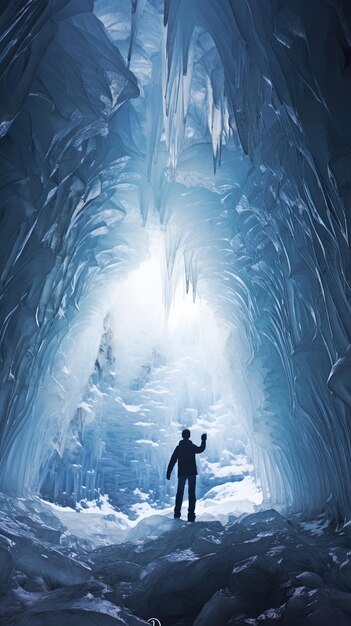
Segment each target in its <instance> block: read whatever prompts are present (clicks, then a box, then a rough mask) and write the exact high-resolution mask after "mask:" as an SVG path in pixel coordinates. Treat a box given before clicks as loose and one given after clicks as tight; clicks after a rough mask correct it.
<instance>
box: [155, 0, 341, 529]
mask: <svg viewBox="0 0 351 626" xmlns="http://www.w3.org/2000/svg"><path fill="white" fill-rule="evenodd" d="M191 19H192V25H190V21H191ZM165 21H166V23H167V51H168V59H169V64H170V67H169V73H168V76H169V80H171V78H172V72H173V71H174V70H173V68H174V67H175V66H176V65H177V64H179V63H180V59H181V58H183V59H184V55H185V56H186V55H187V44H188V41H189V31H191V30H194V29H195V28H196V27H198V26H201V27H202V28H204V29H205V30H206V31H207V32H209V33H210V34H211V36H212V38H213V41H214V43H215V47H216V50H217V53H218V55H219V57H220V61H221V67H222V68H223V70H222V71H223V72H224V79H223V82H222V83H221V91H219V89H220V86H219V84H218V83H219V78H218V73H217V72H215V71H214V68H212V71H210V73H209V81H210V84H211V89H212V94H213V102H214V107H215V109H216V115H217V117H219V118H220V119H222V120H223V119H225V118H226V117H227V118H229V123H230V126H231V128H233V129H236V130H237V132H238V135H239V137H240V143H241V146H242V148H243V150H244V152H245V153H246V154H248V155H249V157H250V159H251V161H252V164H253V168H252V170H251V172H250V173H249V175H248V177H247V180H246V181H245V183H244V185H243V186H242V187H241V190H240V191H241V194H242V196H241V199H240V200H239V202H238V203H233V211H232V219H233V227H234V233H235V236H234V237H233V239H232V242H231V243H232V245H233V248H234V250H235V256H236V260H235V261H234V264H235V268H236V272H237V273H238V275H239V276H240V278H241V279H242V280H243V282H244V283H245V285H246V288H247V289H248V290H249V292H250V299H251V302H252V303H253V307H252V309H251V316H252V321H253V323H254V327H255V328H256V330H257V334H256V335H255V337H256V341H255V343H254V345H253V351H254V353H255V366H256V367H257V368H258V369H259V370H260V371H261V372H262V373H263V374H264V378H265V403H264V405H263V406H262V410H261V411H260V412H259V413H257V414H256V415H255V420H254V427H253V438H254V440H255V441H256V442H257V445H258V454H259V456H260V457H261V463H260V468H261V476H262V477H263V476H266V479H267V482H266V484H267V486H268V488H269V491H270V494H271V497H273V500H287V501H290V502H291V503H292V504H293V506H295V507H301V508H305V509H306V508H310V507H312V508H313V507H317V508H318V507H326V508H327V509H329V510H331V511H332V512H333V514H338V515H339V516H340V517H342V516H343V515H345V514H346V515H349V514H350V504H349V503H350V477H349V471H348V466H349V459H350V429H349V415H350V412H349V411H350V396H349V383H348V372H349V343H350V305H349V299H350V283H349V276H348V274H349V271H348V270H349V266H350V251H349V211H350V207H349V202H350V195H349V190H350V177H349V164H350V133H351V123H350V116H349V115H348V110H349V108H350V93H351V91H350V81H351V74H350V42H351V33H350V6H349V4H348V3H347V2H342V1H341V2H337V1H335V2H319V3H318V19H316V4H315V3H313V2H310V3H308V4H306V3H303V2H299V1H298V0H291V1H289V2H284V3H283V2H273V1H272V2H268V3H267V2H265V3H262V2H259V1H256V0H249V1H248V2H245V3H243V2H234V1H233V2H228V1H226V0H224V1H222V2H216V3H215V4H214V3H213V2H210V1H208V2H198V3H194V5H193V10H192V11H191V12H189V11H188V8H187V6H186V3H182V2H177V1H175V0H174V1H172V0H170V1H169V2H166V11H165ZM183 62H184V61H183ZM218 93H219V95H218ZM216 94H217V95H216ZM211 102H212V100H211ZM213 119H214V117H213V116H212V120H213ZM222 127H223V124H222ZM210 130H211V132H212V138H213V145H214V158H217V154H218V151H217V149H216V148H215V146H216V145H217V144H218V139H217V138H218V125H216V124H215V123H212V125H210ZM246 317H247V309H246V306H243V308H242V318H243V319H244V318H246ZM264 482H265V481H264Z"/></svg>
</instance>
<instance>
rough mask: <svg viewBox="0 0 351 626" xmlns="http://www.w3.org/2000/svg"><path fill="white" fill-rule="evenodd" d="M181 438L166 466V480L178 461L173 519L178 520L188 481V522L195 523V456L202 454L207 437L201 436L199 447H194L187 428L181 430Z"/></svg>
mask: <svg viewBox="0 0 351 626" xmlns="http://www.w3.org/2000/svg"><path fill="white" fill-rule="evenodd" d="M182 438H183V439H182V440H181V441H180V442H179V444H178V445H177V447H176V449H175V450H174V452H173V454H172V456H171V460H170V462H169V464H168V468H167V480H170V478H171V473H172V469H173V467H174V466H175V464H176V462H177V461H178V489H177V495H176V501H175V507H174V517H175V518H176V519H179V518H180V511H181V508H182V502H183V495H184V487H185V483H186V481H188V492H189V508H188V522H195V503H196V497H195V487H196V475H197V468H196V461H195V454H200V452H203V451H204V450H205V449H206V439H207V435H206V433H204V434H203V435H201V446H196V445H195V444H194V443H193V442H192V441H190V430H189V429H188V428H185V430H183V432H182Z"/></svg>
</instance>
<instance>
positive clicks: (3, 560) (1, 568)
mask: <svg viewBox="0 0 351 626" xmlns="http://www.w3.org/2000/svg"><path fill="white" fill-rule="evenodd" d="M12 573H13V557H12V554H11V552H10V548H9V547H7V546H6V545H4V544H3V543H0V595H3V594H5V593H6V592H7V591H8V589H9V587H10V584H11V576H12Z"/></svg>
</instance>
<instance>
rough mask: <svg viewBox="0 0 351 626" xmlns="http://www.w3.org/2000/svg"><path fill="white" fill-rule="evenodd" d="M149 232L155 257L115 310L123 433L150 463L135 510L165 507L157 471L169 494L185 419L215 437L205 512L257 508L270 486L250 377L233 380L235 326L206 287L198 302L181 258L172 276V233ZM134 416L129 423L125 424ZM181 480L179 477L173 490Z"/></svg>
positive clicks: (123, 289)
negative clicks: (260, 460) (259, 471)
mask: <svg viewBox="0 0 351 626" xmlns="http://www.w3.org/2000/svg"><path fill="white" fill-rule="evenodd" d="M148 234H149V240H150V243H149V256H148V258H146V259H145V260H144V261H143V262H142V263H141V264H140V266H139V267H138V268H137V269H135V270H133V271H131V272H130V273H129V275H128V277H127V279H126V280H124V281H123V282H121V283H119V284H118V285H117V286H116V302H115V305H114V307H113V309H112V310H111V312H110V316H109V323H110V327H111V342H112V346H113V352H114V354H115V355H116V363H115V372H114V374H115V384H116V387H117V390H116V391H115V392H113V393H116V394H117V402H118V412H117V414H116V417H115V419H116V420H118V424H117V426H116V428H117V429H118V430H119V431H121V432H120V434H119V435H118V438H119V440H121V439H123V441H124V442H123V444H122V445H123V447H125V448H127V449H128V450H130V449H133V450H135V452H133V456H132V461H133V465H132V468H133V471H134V469H135V471H137V472H138V471H139V470H138V468H140V476H139V483H137V484H138V489H139V488H140V490H141V491H140V494H141V495H140V497H141V502H140V503H138V502H136V503H135V504H133V505H132V507H131V510H130V512H131V513H136V514H137V515H138V516H141V517H143V516H145V515H150V514H152V513H153V512H154V509H155V507H156V508H158V509H159V508H160V502H158V504H154V505H153V504H152V503H150V502H149V500H150V493H152V492H153V490H155V483H154V480H156V481H157V483H158V485H157V489H158V490H160V493H163V495H162V497H161V501H162V498H163V499H164V498H165V495H164V488H163V487H162V486H161V487H160V486H159V482H160V481H159V472H161V476H162V475H163V474H164V471H165V466H166V464H167V463H168V460H169V457H170V454H171V452H172V451H173V449H174V447H175V445H176V444H177V442H178V440H179V438H180V431H181V430H182V428H184V427H190V428H191V432H192V439H193V441H194V442H195V443H199V442H200V435H201V433H202V432H205V431H206V432H207V433H208V437H209V446H208V450H207V451H206V454H205V455H203V457H202V458H199V459H198V466H199V469H200V478H199V487H198V491H199V493H198V496H199V503H198V512H199V515H203V516H205V517H206V516H208V515H215V516H216V517H217V518H218V517H219V518H220V517H221V516H223V515H224V516H226V515H227V514H228V513H229V512H233V511H236V512H243V511H251V510H253V506H254V504H259V503H260V502H261V500H262V494H261V491H260V488H259V486H258V485H257V484H256V482H255V480H254V478H253V465H252V462H251V461H250V460H249V449H248V442H247V437H246V433H245V429H244V427H243V421H244V419H243V416H245V411H246V408H245V397H244V396H243V393H242V391H241V390H240V381H238V380H237V381H236V384H233V379H235V377H237V374H236V373H235V370H234V369H233V367H232V364H231V363H230V362H229V359H228V356H227V347H226V346H227V342H228V338H229V334H230V330H229V329H228V325H227V324H224V322H223V321H222V320H221V319H219V318H218V317H217V316H216V315H215V314H214V313H213V311H212V310H211V307H210V305H209V303H208V302H207V301H206V299H205V298H204V297H203V296H202V297H201V294H197V296H196V298H195V301H193V296H192V293H186V290H185V281H184V275H183V267H182V266H181V265H179V266H178V267H177V266H176V267H174V268H173V270H174V273H173V274H172V277H171V280H170V281H169V278H168V272H167V263H166V255H165V246H164V239H163V232H161V231H157V230H149V232H148ZM167 298H168V301H167ZM167 302H168V306H167ZM237 351H238V354H239V352H240V350H239V346H237ZM233 390H234V391H233ZM104 392H105V389H104ZM108 393H109V394H110V395H111V393H112V392H111V388H109V391H108ZM120 405H122V408H121V406H120ZM109 410H110V411H111V409H109ZM112 411H114V409H112ZM128 421H129V422H130V425H129V426H128V428H127V426H123V423H124V422H126V423H129V422H128ZM146 468H147V473H148V476H149V478H148V479H147V480H146V478H145V476H146ZM129 472H130V475H131V476H132V470H131V469H129ZM153 472H154V473H155V478H154V479H153ZM161 483H162V479H161ZM174 488H175V484H172V487H171V492H170V494H169V496H170V497H171V496H172V495H174ZM123 489H124V487H122V493H120V494H119V496H120V498H122V499H123V498H124V497H125V496H124V492H123ZM136 493H139V492H136ZM203 496H205V497H203ZM168 501H169V500H168ZM166 505H167V498H166V499H165V500H163V507H164V506H166ZM161 508H162V504H161Z"/></svg>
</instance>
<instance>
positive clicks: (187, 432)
mask: <svg viewBox="0 0 351 626" xmlns="http://www.w3.org/2000/svg"><path fill="white" fill-rule="evenodd" d="M182 437H183V439H190V430H189V428H184V430H183V432H182Z"/></svg>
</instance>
